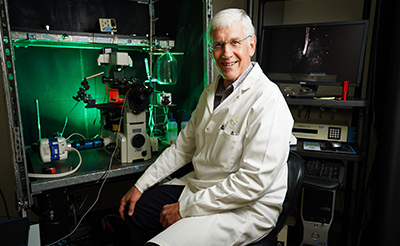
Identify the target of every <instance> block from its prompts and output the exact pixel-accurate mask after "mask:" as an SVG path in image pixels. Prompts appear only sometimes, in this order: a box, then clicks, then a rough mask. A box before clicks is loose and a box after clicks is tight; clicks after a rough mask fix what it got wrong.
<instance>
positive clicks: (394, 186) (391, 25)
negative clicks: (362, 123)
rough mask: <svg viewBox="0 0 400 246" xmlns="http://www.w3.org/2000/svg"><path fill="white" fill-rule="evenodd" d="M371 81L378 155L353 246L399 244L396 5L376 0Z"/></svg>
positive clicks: (399, 37) (399, 39)
mask: <svg viewBox="0 0 400 246" xmlns="http://www.w3.org/2000/svg"><path fill="white" fill-rule="evenodd" d="M370 71H372V72H371V74H370V81H369V83H372V86H373V112H374V117H373V125H374V130H375V133H376V138H377V150H376V155H375V160H374V163H373V167H372V170H371V175H370V178H369V181H368V186H367V200H366V208H365V211H364V217H363V223H362V228H361V233H360V235H359V242H358V245H360V246H361V245H397V244H399V242H400V233H399V232H400V224H399V223H398V221H399V220H400V160H399V159H400V2H399V1H387V0H377V3H376V13H375V24H374V32H373V43H372V48H371V63H370Z"/></svg>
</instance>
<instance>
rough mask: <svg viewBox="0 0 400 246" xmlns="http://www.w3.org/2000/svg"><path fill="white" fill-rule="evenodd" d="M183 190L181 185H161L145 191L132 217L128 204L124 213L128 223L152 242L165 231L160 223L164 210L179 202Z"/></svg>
mask: <svg viewBox="0 0 400 246" xmlns="http://www.w3.org/2000/svg"><path fill="white" fill-rule="evenodd" d="M183 188H184V186H181V185H161V186H156V187H153V188H150V189H149V190H147V191H145V192H144V193H143V194H142V196H141V197H140V199H139V201H138V202H137V203H136V205H135V210H134V212H133V215H132V216H129V215H128V210H129V204H127V207H126V208H125V211H124V212H125V219H126V221H127V223H128V224H129V225H130V226H132V227H133V228H134V229H135V230H136V231H137V232H138V233H140V234H141V235H142V236H143V237H144V239H145V240H146V241H147V240H150V239H151V238H153V237H154V236H156V235H157V234H158V233H160V232H161V231H163V230H164V228H163V227H162V225H161V223H160V213H161V210H162V208H163V207H164V205H166V204H172V203H176V202H178V199H179V197H180V195H181V193H182V191H183ZM152 245H154V244H152Z"/></svg>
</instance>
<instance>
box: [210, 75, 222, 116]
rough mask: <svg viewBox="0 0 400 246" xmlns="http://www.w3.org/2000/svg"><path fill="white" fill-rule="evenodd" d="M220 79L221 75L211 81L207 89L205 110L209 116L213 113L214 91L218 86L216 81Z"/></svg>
mask: <svg viewBox="0 0 400 246" xmlns="http://www.w3.org/2000/svg"><path fill="white" fill-rule="evenodd" d="M220 77H221V75H219V76H217V78H216V79H215V80H214V81H213V83H212V84H211V86H209V87H208V88H207V109H208V113H209V114H212V112H213V111H214V97H215V90H216V87H217V86H218V81H219V79H220Z"/></svg>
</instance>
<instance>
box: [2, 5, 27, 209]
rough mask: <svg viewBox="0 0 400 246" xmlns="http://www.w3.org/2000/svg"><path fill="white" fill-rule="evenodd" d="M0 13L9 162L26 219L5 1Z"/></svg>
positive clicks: (23, 165)
mask: <svg viewBox="0 0 400 246" xmlns="http://www.w3.org/2000/svg"><path fill="white" fill-rule="evenodd" d="M0 11H1V18H0V21H1V29H0V39H1V42H0V62H1V72H2V73H1V74H2V82H3V86H4V94H5V95H4V100H5V103H6V106H7V114H8V127H9V132H10V139H11V142H10V146H11V150H12V162H13V165H14V172H15V191H16V195H17V200H18V211H19V212H21V211H22V213H23V216H25V214H24V213H25V209H27V208H29V207H31V205H32V203H33V202H32V196H31V192H30V183H29V178H28V169H27V164H26V155H25V144H24V140H23V137H22V122H21V112H20V107H19V99H18V88H17V79H16V76H15V67H14V53H13V46H12V39H11V32H10V25H9V18H8V5H7V1H6V0H2V1H1V0H0Z"/></svg>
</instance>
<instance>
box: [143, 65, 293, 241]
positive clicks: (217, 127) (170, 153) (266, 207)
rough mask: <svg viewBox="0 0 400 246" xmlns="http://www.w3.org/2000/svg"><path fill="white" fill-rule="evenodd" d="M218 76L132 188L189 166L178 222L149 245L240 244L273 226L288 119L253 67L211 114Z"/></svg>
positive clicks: (274, 90)
mask: <svg viewBox="0 0 400 246" xmlns="http://www.w3.org/2000/svg"><path fill="white" fill-rule="evenodd" d="M218 80H219V77H218V78H217V79H216V80H215V81H214V82H213V83H212V84H210V85H209V86H207V87H206V88H205V90H204V91H203V93H202V95H201V97H200V99H199V102H198V105H197V107H196V110H195V111H194V112H193V114H192V117H191V119H190V121H189V123H188V124H187V126H186V127H185V129H184V130H183V131H182V132H181V133H180V134H179V137H178V139H177V140H176V142H175V144H173V145H172V146H171V147H169V148H168V149H166V150H165V151H164V152H163V153H162V154H161V155H160V157H159V158H158V159H157V161H156V162H155V163H154V164H153V165H152V166H150V167H149V168H148V170H147V171H146V172H145V173H144V174H143V176H142V177H141V178H140V179H139V180H138V181H137V183H136V187H137V188H138V189H139V190H140V191H142V192H143V191H145V190H146V189H147V188H149V187H151V186H153V185H155V184H156V183H158V182H159V181H161V180H163V179H164V178H165V177H167V176H168V175H170V174H171V173H172V172H174V171H175V170H177V169H179V168H180V167H182V166H184V165H185V164H186V163H188V162H190V161H192V162H193V166H194V169H195V172H193V173H191V174H189V175H187V177H185V180H186V183H185V184H186V186H185V189H184V191H183V193H182V195H181V197H180V199H179V209H180V211H179V212H180V214H181V216H182V218H183V219H182V220H180V221H178V222H177V223H175V224H173V225H172V226H170V227H169V228H168V229H167V230H165V231H164V232H162V233H161V234H159V235H158V236H156V237H155V238H153V239H152V240H151V241H152V242H155V243H157V244H160V245H163V246H167V245H174V246H186V245H190V246H194V245H207V246H209V245H218V246H221V245H246V244H248V243H251V242H254V241H257V240H258V239H260V238H262V237H263V236H264V235H266V234H267V233H268V232H269V231H270V230H271V229H272V228H273V227H274V226H275V223H276V220H277V218H278V216H279V213H280V211H281V207H282V202H283V200H284V197H285V193H286V186H287V165H286V161H287V157H288V154H289V141H290V136H291V130H292V126H293V118H292V116H291V113H290V111H289V109H288V106H287V104H286V101H285V100H284V98H283V96H282V94H281V92H280V90H279V89H278V87H277V86H276V85H275V84H274V83H273V82H271V81H270V80H269V79H268V78H267V77H266V76H265V75H264V73H263V72H262V70H261V68H260V66H259V65H258V64H257V63H254V68H253V69H252V71H251V72H250V73H249V74H248V76H247V77H246V79H245V80H244V81H243V83H242V84H241V85H240V86H239V87H238V88H236V89H235V90H234V91H233V92H232V94H231V95H230V96H229V97H228V98H226V99H225V100H224V101H223V102H222V103H221V104H220V105H219V106H218V107H217V108H216V109H215V110H214V94H215V90H216V87H217V84H218Z"/></svg>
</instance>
